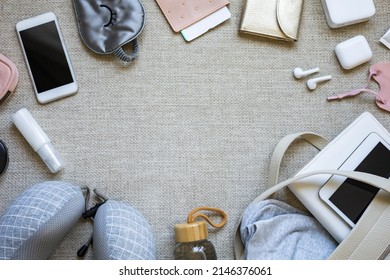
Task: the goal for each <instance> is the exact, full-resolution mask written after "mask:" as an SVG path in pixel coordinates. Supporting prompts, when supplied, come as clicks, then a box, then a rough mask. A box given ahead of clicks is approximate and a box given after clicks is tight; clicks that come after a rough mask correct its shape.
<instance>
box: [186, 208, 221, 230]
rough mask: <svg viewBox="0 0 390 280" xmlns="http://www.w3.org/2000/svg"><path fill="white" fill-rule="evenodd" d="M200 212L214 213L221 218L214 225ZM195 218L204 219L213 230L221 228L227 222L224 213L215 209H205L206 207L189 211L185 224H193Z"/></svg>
mask: <svg viewBox="0 0 390 280" xmlns="http://www.w3.org/2000/svg"><path fill="white" fill-rule="evenodd" d="M201 211H208V212H215V213H217V214H218V215H219V216H220V217H221V221H220V222H219V223H214V222H213V221H212V220H211V219H210V218H209V216H207V215H206V214H204V213H202V212H201ZM197 218H203V219H205V220H206V221H207V222H208V223H209V224H210V225H211V226H213V227H215V228H221V227H223V226H224V225H225V224H226V222H227V214H226V212H225V211H223V210H221V209H219V208H215V207H207V206H202V207H197V208H195V209H193V210H191V211H190V213H189V214H188V217H187V222H188V223H189V224H191V223H193V222H195V220H196V219H197Z"/></svg>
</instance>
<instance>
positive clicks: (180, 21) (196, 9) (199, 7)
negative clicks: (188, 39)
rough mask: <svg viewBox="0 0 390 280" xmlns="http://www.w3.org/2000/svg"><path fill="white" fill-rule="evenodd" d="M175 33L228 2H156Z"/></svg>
mask: <svg viewBox="0 0 390 280" xmlns="http://www.w3.org/2000/svg"><path fill="white" fill-rule="evenodd" d="M156 2H157V4H158V5H159V6H160V9H161V11H162V12H163V14H164V16H165V17H166V19H167V20H168V22H169V24H170V26H171V27H172V29H173V30H174V31H175V32H179V31H181V30H183V29H184V28H186V27H188V26H190V25H191V24H193V23H195V22H197V21H199V20H201V19H202V18H204V17H206V16H208V15H210V14H212V13H214V12H216V11H217V10H219V9H221V8H222V7H224V6H226V5H228V4H229V0H156Z"/></svg>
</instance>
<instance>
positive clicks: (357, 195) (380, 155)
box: [329, 142, 390, 224]
mask: <svg viewBox="0 0 390 280" xmlns="http://www.w3.org/2000/svg"><path fill="white" fill-rule="evenodd" d="M355 171H361V172H366V173H371V174H375V175H378V176H382V177H385V178H389V177H390V151H389V150H388V149H387V148H386V147H385V146H384V145H383V144H382V143H380V142H379V143H378V144H377V145H376V146H375V147H374V148H373V149H372V150H371V152H370V153H369V154H368V155H367V156H366V158H365V159H364V160H363V161H362V162H361V163H360V164H359V166H358V167H356V169H355ZM378 191H379V189H378V188H375V187H373V186H371V185H368V184H365V183H362V182H359V181H356V180H353V179H350V178H348V179H346V180H345V181H344V183H342V184H341V186H340V187H339V188H338V189H337V190H336V191H335V192H334V193H333V194H332V196H331V197H330V198H329V200H330V201H331V202H332V203H333V204H334V205H335V206H336V207H337V208H339V209H340V210H341V212H343V213H344V214H345V215H346V216H347V217H348V218H349V219H350V220H351V221H352V222H354V223H355V224H356V223H357V221H358V220H359V218H360V217H361V216H362V214H363V212H364V210H365V209H366V208H367V206H368V205H369V204H370V202H371V201H372V199H373V198H374V196H375V195H376V194H377V192H378Z"/></svg>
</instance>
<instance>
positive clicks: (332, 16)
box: [321, 0, 375, 28]
mask: <svg viewBox="0 0 390 280" xmlns="http://www.w3.org/2000/svg"><path fill="white" fill-rule="evenodd" d="M321 2H322V6H323V8H324V11H325V16H326V20H327V22H328V25H329V27H331V28H339V27H343V26H347V25H351V24H355V23H359V22H363V21H367V20H369V19H370V17H372V16H373V15H374V14H375V5H374V1H373V0H321Z"/></svg>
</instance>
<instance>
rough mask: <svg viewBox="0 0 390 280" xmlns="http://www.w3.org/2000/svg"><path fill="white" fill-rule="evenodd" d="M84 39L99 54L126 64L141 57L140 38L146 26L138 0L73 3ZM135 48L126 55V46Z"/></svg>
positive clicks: (92, 0)
mask: <svg viewBox="0 0 390 280" xmlns="http://www.w3.org/2000/svg"><path fill="white" fill-rule="evenodd" d="M73 4H74V9H75V13H76V19H77V24H78V29H79V32H80V36H81V38H82V39H83V41H84V43H85V44H86V45H87V46H88V47H89V48H90V49H91V50H92V51H94V52H96V53H99V54H114V55H115V56H117V57H118V58H119V59H121V60H122V61H125V62H131V61H133V60H134V59H135V58H136V57H137V55H138V51H139V48H138V44H137V36H138V35H139V34H140V33H141V31H142V29H143V27H144V25H145V11H144V7H143V5H142V4H141V3H140V2H139V1H138V0H73ZM126 44H131V45H132V51H130V53H126V52H125V51H124V49H123V46H124V45H126Z"/></svg>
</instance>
